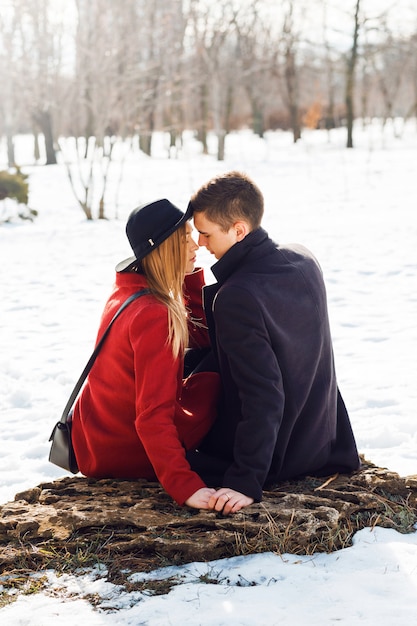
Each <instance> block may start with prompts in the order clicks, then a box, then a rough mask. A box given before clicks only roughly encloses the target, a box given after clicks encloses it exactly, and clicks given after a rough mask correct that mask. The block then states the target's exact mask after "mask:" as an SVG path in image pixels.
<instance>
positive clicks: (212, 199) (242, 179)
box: [191, 171, 264, 232]
mask: <svg viewBox="0 0 417 626" xmlns="http://www.w3.org/2000/svg"><path fill="white" fill-rule="evenodd" d="M191 206H192V209H193V212H194V213H202V212H204V214H205V216H206V217H207V219H209V220H210V221H211V222H215V223H217V224H219V226H220V228H221V229H222V230H223V231H224V232H227V231H228V230H229V229H230V228H231V227H232V226H233V224H234V223H235V222H237V221H239V220H245V221H246V222H248V223H249V225H250V227H251V229H252V230H255V229H256V228H259V226H260V224H261V220H262V217H263V213H264V198H263V195H262V192H261V191H260V189H259V188H258V187H257V186H256V185H255V183H254V182H253V181H252V180H251V179H250V178H249V176H247V175H246V174H243V173H242V172H236V171H234V172H228V173H227V174H220V175H219V176H215V177H214V178H212V179H211V180H209V181H208V182H207V183H205V184H204V185H203V186H202V187H200V189H199V190H198V191H196V193H195V194H194V195H193V196H192V198H191Z"/></svg>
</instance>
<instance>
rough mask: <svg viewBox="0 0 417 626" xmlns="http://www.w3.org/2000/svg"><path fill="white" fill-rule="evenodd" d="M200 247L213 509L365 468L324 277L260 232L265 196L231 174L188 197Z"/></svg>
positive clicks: (195, 456) (199, 467)
mask: <svg viewBox="0 0 417 626" xmlns="http://www.w3.org/2000/svg"><path fill="white" fill-rule="evenodd" d="M190 205H191V208H192V210H193V217H194V225H195V227H196V229H197V230H198V232H199V241H198V243H199V245H204V246H205V247H206V248H207V250H208V251H209V252H211V253H212V254H213V255H214V256H215V257H216V259H217V260H218V261H217V263H216V264H215V265H214V266H213V267H212V271H213V274H214V276H215V278H216V279H217V283H215V284H213V285H209V286H206V287H205V288H204V308H205V312H206V318H207V324H208V328H209V333H210V338H211V342H212V346H213V350H214V355H215V357H216V359H217V363H218V367H219V370H220V374H221V379H222V383H223V398H222V401H221V405H220V410H219V417H218V419H217V421H216V423H215V425H214V427H213V428H212V430H211V431H210V433H209V435H208V436H207V437H206V439H205V441H204V442H203V444H202V446H201V447H200V449H199V451H195V452H191V453H190V454H189V460H190V463H191V466H192V467H193V469H195V470H196V471H197V472H198V473H200V475H201V476H202V478H203V480H205V482H207V483H208V484H210V482H211V484H213V485H215V486H219V485H222V487H221V488H220V489H218V490H217V491H216V493H215V494H213V495H212V496H211V499H210V502H209V508H212V509H215V510H218V511H220V510H222V511H223V512H224V513H226V514H227V513H234V512H236V511H239V510H240V509H241V508H243V507H245V506H248V505H250V504H252V502H254V501H260V500H261V498H262V488H263V486H264V485H265V484H267V483H274V482H277V481H283V480H287V479H290V478H296V477H299V476H303V475H307V474H308V475H316V476H325V475H329V474H332V473H334V472H346V473H348V472H351V471H354V470H355V469H357V468H358V467H359V458H358V452H357V448H356V444H355V440H354V436H353V433H352V429H351V425H350V421H349V417H348V414H347V411H346V408H345V405H344V403H343V400H342V398H341V395H340V393H339V390H338V387H337V382H336V377H335V368H334V361H333V348H332V341H331V336H330V328H329V320H328V312H327V301H326V291H325V286H324V282H323V276H322V272H321V269H320V267H319V265H318V263H317V261H316V259H315V258H314V257H313V255H312V254H311V253H310V252H309V251H308V250H307V249H306V248H304V247H303V246H300V245H292V246H286V247H284V246H281V245H276V244H275V243H274V242H273V241H272V240H271V239H270V238H269V237H268V234H267V233H266V231H265V230H263V228H261V226H260V224H261V219H262V216H263V196H262V193H261V192H260V190H259V189H258V187H257V186H256V185H255V184H254V183H253V182H252V181H251V180H250V179H249V178H248V177H247V176H246V175H244V174H242V173H239V172H230V173H228V174H225V175H221V176H218V177H216V178H214V179H212V180H210V181H209V182H208V183H207V184H205V185H203V186H202V187H201V188H200V189H199V190H198V191H197V192H196V193H195V194H194V196H193V197H192V198H191V203H190Z"/></svg>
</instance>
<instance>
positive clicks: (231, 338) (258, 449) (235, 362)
mask: <svg viewBox="0 0 417 626" xmlns="http://www.w3.org/2000/svg"><path fill="white" fill-rule="evenodd" d="M213 312H214V319H215V324H216V333H217V343H218V348H219V354H222V355H223V356H222V358H225V359H226V360H227V363H226V367H227V369H229V370H230V372H231V376H232V379H233V382H234V384H235V385H236V387H237V392H238V394H239V400H240V404H241V417H240V421H239V422H238V425H237V428H236V434H235V442H234V462H233V464H232V465H231V466H230V467H229V469H228V470H227V472H226V474H225V476H224V481H223V484H224V486H227V487H230V488H233V489H236V490H237V491H240V492H241V493H244V494H245V495H248V496H250V497H253V498H254V499H255V500H256V501H260V500H261V499H262V487H263V484H264V482H265V480H266V477H267V474H268V471H269V468H270V465H271V461H272V457H273V454H274V449H275V445H276V441H277V437H278V436H279V429H280V425H281V423H282V416H283V411H284V390H283V381H282V374H281V371H280V367H279V364H278V361H277V358H276V355H275V353H274V351H273V349H272V346H271V342H270V337H269V334H268V330H267V328H266V324H265V320H264V318H263V315H262V312H261V309H260V307H259V305H258V303H257V301H256V299H255V298H254V297H253V296H252V295H251V294H250V293H249V292H248V291H246V290H245V289H242V288H237V287H228V288H226V289H222V290H221V291H219V293H218V295H217V298H216V301H215V304H214V311H213ZM226 393H227V389H226Z"/></svg>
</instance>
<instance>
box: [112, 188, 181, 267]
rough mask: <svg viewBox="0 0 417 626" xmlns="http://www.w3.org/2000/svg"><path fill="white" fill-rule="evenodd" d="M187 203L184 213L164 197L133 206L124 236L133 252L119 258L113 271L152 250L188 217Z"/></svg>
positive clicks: (127, 265)
mask: <svg viewBox="0 0 417 626" xmlns="http://www.w3.org/2000/svg"><path fill="white" fill-rule="evenodd" d="M191 215H192V210H191V206H190V205H189V206H188V209H187V211H186V212H185V213H183V212H182V211H180V209H178V208H177V207H176V206H175V205H174V204H172V202H170V201H169V200H167V199H166V198H164V199H162V200H156V201H155V202H151V203H150V204H143V205H142V206H139V207H138V208H137V209H133V211H132V212H131V214H130V215H129V218H128V220H127V224H126V235H127V238H128V239H129V243H130V245H131V246H132V250H133V252H134V255H135V256H133V257H129V258H128V259H125V260H124V261H121V262H120V263H119V264H118V265H117V266H116V271H117V272H123V271H125V270H129V269H131V268H132V267H134V265H135V263H137V262H138V261H140V260H141V259H143V257H144V256H146V255H147V254H149V252H152V250H155V248H156V247H157V246H159V245H160V244H161V243H162V242H163V241H165V239H168V237H169V236H170V235H172V233H173V232H175V231H176V230H177V229H178V228H179V227H180V226H181V225H182V224H184V223H185V222H186V221H187V220H189V219H190V218H191Z"/></svg>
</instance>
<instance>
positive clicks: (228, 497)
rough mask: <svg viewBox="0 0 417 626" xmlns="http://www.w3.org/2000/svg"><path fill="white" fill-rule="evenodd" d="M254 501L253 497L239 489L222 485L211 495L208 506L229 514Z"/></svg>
mask: <svg viewBox="0 0 417 626" xmlns="http://www.w3.org/2000/svg"><path fill="white" fill-rule="evenodd" d="M253 501H254V500H253V498H249V496H245V495H244V494H243V493H239V491H234V490H233V489H227V488H226V487H222V488H221V489H219V490H218V491H216V492H215V493H214V494H213V495H212V496H211V497H210V499H209V502H208V508H209V509H212V510H214V511H222V512H223V513H224V515H229V513H237V512H238V511H240V509H243V508H244V507H246V506H249V505H250V504H253Z"/></svg>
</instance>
